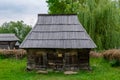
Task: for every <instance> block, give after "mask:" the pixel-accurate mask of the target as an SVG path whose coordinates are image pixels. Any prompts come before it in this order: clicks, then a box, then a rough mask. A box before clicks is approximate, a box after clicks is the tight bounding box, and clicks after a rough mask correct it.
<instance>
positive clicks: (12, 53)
mask: <svg viewBox="0 0 120 80" xmlns="http://www.w3.org/2000/svg"><path fill="white" fill-rule="evenodd" d="M25 55H26V51H25V50H23V49H13V50H5V49H0V58H10V57H15V58H16V59H17V58H22V57H24V56H25Z"/></svg>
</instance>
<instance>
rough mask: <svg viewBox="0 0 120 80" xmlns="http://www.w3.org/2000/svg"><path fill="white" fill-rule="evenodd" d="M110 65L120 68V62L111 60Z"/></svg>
mask: <svg viewBox="0 0 120 80" xmlns="http://www.w3.org/2000/svg"><path fill="white" fill-rule="evenodd" d="M110 65H111V66H112V67H118V66H120V61H119V60H111V61H110Z"/></svg>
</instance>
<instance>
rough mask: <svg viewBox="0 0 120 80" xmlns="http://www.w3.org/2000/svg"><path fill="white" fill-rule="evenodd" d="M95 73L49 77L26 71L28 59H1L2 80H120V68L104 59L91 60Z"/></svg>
mask: <svg viewBox="0 0 120 80" xmlns="http://www.w3.org/2000/svg"><path fill="white" fill-rule="evenodd" d="M90 63H91V66H92V68H93V71H91V72H88V71H80V72H79V74H77V75H64V74H63V73H55V72H51V73H49V74H47V75H45V74H37V73H35V72H34V71H33V72H27V71H25V67H26V59H23V60H15V59H0V80H120V67H117V68H113V67H110V65H109V63H108V62H106V61H104V60H103V59H94V58H92V59H91V62H90Z"/></svg>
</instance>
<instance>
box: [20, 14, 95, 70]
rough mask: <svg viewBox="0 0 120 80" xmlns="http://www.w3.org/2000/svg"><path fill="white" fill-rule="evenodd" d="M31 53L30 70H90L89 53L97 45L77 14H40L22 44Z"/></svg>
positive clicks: (28, 65) (28, 64) (28, 66)
mask: <svg viewBox="0 0 120 80" xmlns="http://www.w3.org/2000/svg"><path fill="white" fill-rule="evenodd" d="M20 47H21V48H24V49H26V50H27V52H28V63H27V68H28V69H49V68H50V69H56V70H79V69H89V52H90V50H91V49H92V48H95V47H96V45H95V44H94V42H93V41H92V39H91V38H90V37H89V35H88V34H87V32H86V30H85V29H84V28H83V27H82V25H81V24H80V23H79V20H78V18H77V15H49V14H39V15H38V21H37V23H36V25H35V27H34V28H33V29H32V31H31V32H30V33H29V34H28V36H27V37H26V39H25V40H24V41H23V43H22V44H21V45H20Z"/></svg>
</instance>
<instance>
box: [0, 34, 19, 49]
mask: <svg viewBox="0 0 120 80" xmlns="http://www.w3.org/2000/svg"><path fill="white" fill-rule="evenodd" d="M17 41H19V39H18V38H17V37H16V36H15V34H11V33H9V34H8V33H7V34H5V33H3V34H1V33H0V49H14V48H15V44H16V42H17Z"/></svg>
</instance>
